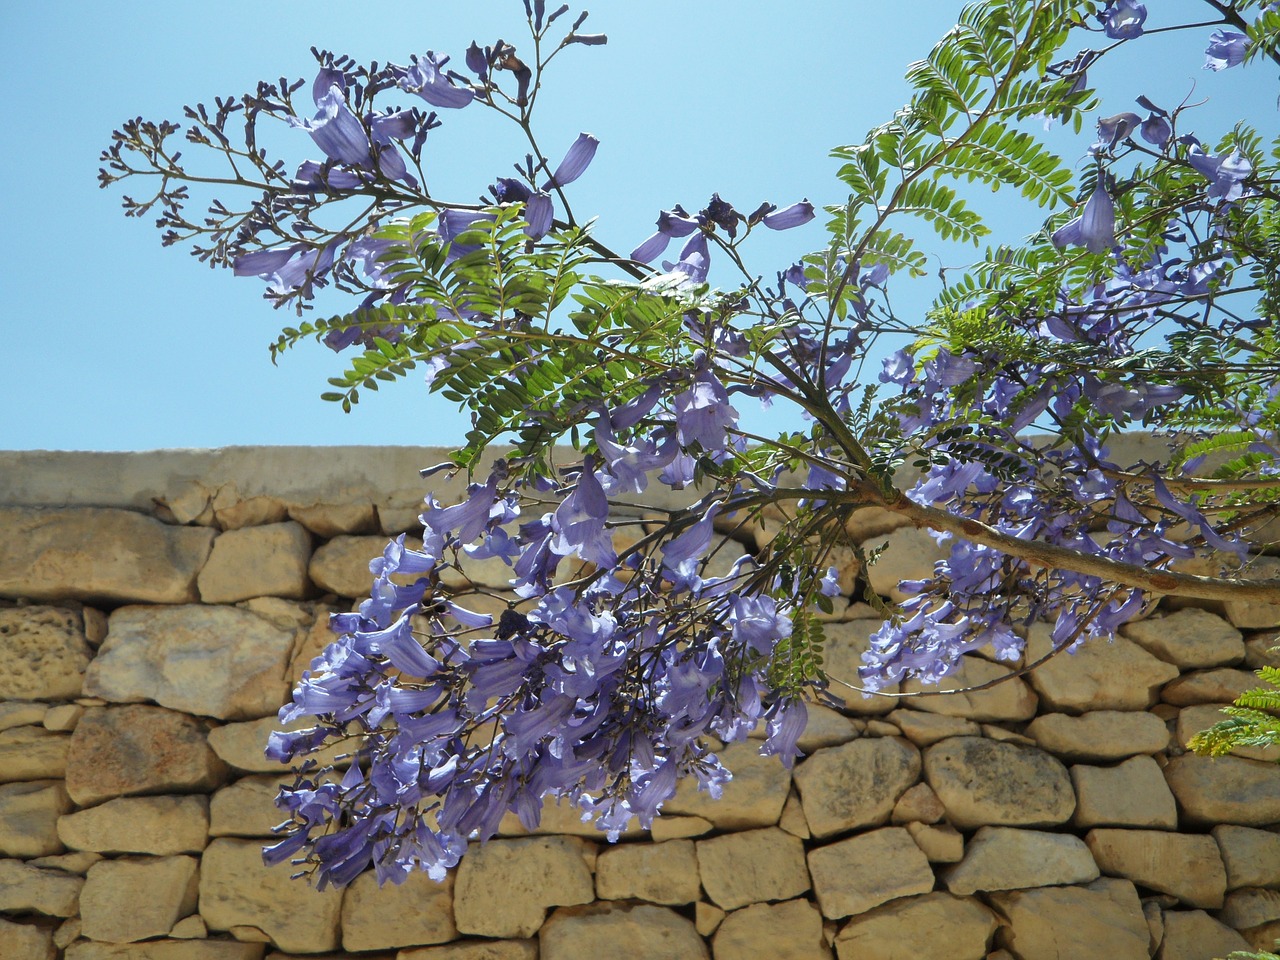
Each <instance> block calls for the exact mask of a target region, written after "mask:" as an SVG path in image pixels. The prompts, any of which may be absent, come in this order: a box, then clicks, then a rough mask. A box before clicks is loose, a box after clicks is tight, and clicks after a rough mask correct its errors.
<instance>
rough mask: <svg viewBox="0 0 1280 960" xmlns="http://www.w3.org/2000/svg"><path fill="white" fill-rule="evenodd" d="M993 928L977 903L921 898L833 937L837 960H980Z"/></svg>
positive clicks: (878, 911)
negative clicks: (838, 959)
mask: <svg viewBox="0 0 1280 960" xmlns="http://www.w3.org/2000/svg"><path fill="white" fill-rule="evenodd" d="M997 926H998V924H997V922H996V918H995V914H993V913H992V912H991V911H990V910H988V909H987V908H986V907H985V906H983V905H982V904H981V903H979V902H978V901H977V900H974V899H972V898H970V897H954V896H952V895H951V894H949V893H942V892H938V893H926V894H923V895H921V896H918V897H906V898H905V899H902V900H895V901H893V902H892V903H887V904H885V905H884V906H882V907H876V908H875V909H874V910H870V911H868V912H867V913H864V914H862V915H861V916H857V917H854V918H853V919H852V920H850V921H849V922H848V923H847V924H845V926H844V929H842V930H841V931H840V933H839V935H838V936H837V937H836V955H837V956H838V957H839V958H840V960H915V958H917V957H928V958H929V960H981V958H982V957H985V956H986V955H987V949H988V948H989V947H990V946H991V938H992V936H993V935H994V934H995V932H996V928H997ZM942 931H945V934H942ZM717 960H719V958H717Z"/></svg>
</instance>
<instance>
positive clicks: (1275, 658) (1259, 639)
mask: <svg viewBox="0 0 1280 960" xmlns="http://www.w3.org/2000/svg"><path fill="white" fill-rule="evenodd" d="M1244 649H1245V654H1244V665H1245V666H1246V667H1248V668H1249V669H1250V670H1261V669H1262V668H1263V667H1280V631H1275V630H1273V631H1270V632H1268V633H1263V634H1258V635H1255V636H1252V637H1250V638H1249V639H1248V640H1246V641H1245V642H1244Z"/></svg>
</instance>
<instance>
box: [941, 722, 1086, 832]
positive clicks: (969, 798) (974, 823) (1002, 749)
mask: <svg viewBox="0 0 1280 960" xmlns="http://www.w3.org/2000/svg"><path fill="white" fill-rule="evenodd" d="M924 775H925V779H926V780H927V781H928V782H929V786H931V787H933V790H934V792H935V793H936V794H937V795H938V799H939V800H941V801H942V805H943V806H944V807H946V808H947V819H948V820H949V821H950V822H951V823H952V824H954V825H955V826H957V827H960V828H961V829H968V828H970V827H981V826H987V825H989V826H1005V827H1049V826H1054V825H1055V824H1059V823H1065V822H1067V821H1068V820H1070V819H1071V814H1072V813H1073V812H1074V811H1075V806H1076V798H1075V794H1074V792H1072V789H1071V780H1070V778H1069V777H1068V776H1067V770H1066V767H1064V766H1063V765H1062V764H1061V763H1060V762H1059V761H1058V760H1055V759H1054V758H1053V757H1051V756H1049V755H1048V754H1047V753H1044V752H1042V751H1040V750H1037V749H1035V748H1034V747H1020V746H1017V745H1016V744H1012V743H994V742H992V741H990V740H985V739H982V738H980V737H955V738H953V739H951V740H943V741H942V742H941V743H937V744H934V745H933V746H932V747H929V748H928V749H926V750H925V752H924Z"/></svg>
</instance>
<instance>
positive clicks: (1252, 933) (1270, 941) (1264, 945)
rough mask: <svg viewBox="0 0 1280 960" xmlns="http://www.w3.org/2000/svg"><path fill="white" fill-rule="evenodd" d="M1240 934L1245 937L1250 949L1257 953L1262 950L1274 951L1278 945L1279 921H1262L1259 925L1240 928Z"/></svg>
mask: <svg viewBox="0 0 1280 960" xmlns="http://www.w3.org/2000/svg"><path fill="white" fill-rule="evenodd" d="M1240 936H1242V937H1244V938H1245V940H1246V941H1247V942H1248V944H1249V947H1250V949H1253V950H1257V951H1258V952H1259V953H1262V952H1263V951H1264V950H1266V951H1270V952H1271V953H1275V951H1276V948H1277V947H1280V922H1277V923H1264V924H1263V925H1262V926H1260V927H1251V928H1249V929H1248V930H1241V931H1240Z"/></svg>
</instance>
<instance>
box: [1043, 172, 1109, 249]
mask: <svg viewBox="0 0 1280 960" xmlns="http://www.w3.org/2000/svg"><path fill="white" fill-rule="evenodd" d="M1052 240H1053V245H1054V246H1055V247H1058V248H1059V249H1061V248H1063V247H1084V248H1085V249H1086V250H1088V251H1089V252H1090V253H1102V252H1104V251H1106V250H1109V249H1111V247H1112V246H1114V245H1115V242H1116V208H1115V204H1114V203H1113V202H1112V200H1111V196H1110V194H1108V193H1107V191H1106V189H1105V188H1104V187H1103V186H1102V184H1098V186H1096V187H1094V189H1093V193H1092V194H1090V195H1089V200H1088V201H1087V202H1086V203H1085V205H1084V212H1083V213H1082V214H1081V215H1080V216H1078V217H1075V218H1074V219H1072V220H1069V221H1068V222H1067V223H1065V224H1063V225H1062V226H1061V227H1059V228H1058V229H1057V230H1055V231H1054V233H1053V237H1052Z"/></svg>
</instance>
